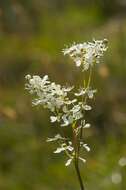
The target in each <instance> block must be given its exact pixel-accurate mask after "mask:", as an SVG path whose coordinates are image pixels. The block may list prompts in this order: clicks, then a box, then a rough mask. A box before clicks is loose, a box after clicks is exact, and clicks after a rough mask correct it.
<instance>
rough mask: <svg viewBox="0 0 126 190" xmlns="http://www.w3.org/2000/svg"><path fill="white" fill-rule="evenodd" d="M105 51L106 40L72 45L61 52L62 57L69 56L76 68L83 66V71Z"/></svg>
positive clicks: (96, 61)
mask: <svg viewBox="0 0 126 190" xmlns="http://www.w3.org/2000/svg"><path fill="white" fill-rule="evenodd" d="M106 50H107V40H106V39H104V40H93V42H88V43H80V44H74V45H72V46H71V47H70V48H66V49H64V50H63V53H64V55H69V56H70V57H71V58H72V59H73V61H74V62H75V64H76V66H77V67H80V66H81V65H83V70H88V68H89V67H90V66H92V65H93V64H94V63H99V59H100V57H101V56H103V53H104V52H105V51H106Z"/></svg>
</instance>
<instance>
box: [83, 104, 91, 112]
mask: <svg viewBox="0 0 126 190" xmlns="http://www.w3.org/2000/svg"><path fill="white" fill-rule="evenodd" d="M83 108H84V110H86V111H89V110H91V109H92V108H91V106H89V105H83Z"/></svg>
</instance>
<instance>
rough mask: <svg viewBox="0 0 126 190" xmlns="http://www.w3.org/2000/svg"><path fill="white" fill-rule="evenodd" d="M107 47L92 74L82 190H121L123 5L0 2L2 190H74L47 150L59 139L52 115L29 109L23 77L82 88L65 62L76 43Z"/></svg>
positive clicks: (125, 88)
mask: <svg viewBox="0 0 126 190" xmlns="http://www.w3.org/2000/svg"><path fill="white" fill-rule="evenodd" d="M93 38H95V39H103V38H107V39H108V40H109V49H108V51H107V52H106V54H105V58H103V60H102V61H101V62H102V64H101V66H100V67H99V68H97V69H96V71H95V74H94V77H93V81H92V84H93V86H94V87H95V88H97V89H98V93H97V94H96V98H95V101H94V102H93V110H92V111H91V112H90V114H89V115H88V119H89V121H91V124H92V127H91V129H89V130H87V131H86V132H85V141H86V142H88V143H89V144H90V147H91V152H90V153H87V154H85V155H84V157H85V158H87V163H86V165H81V172H82V175H83V177H84V180H85V184H86V187H87V190H101V189H102V190H125V189H126V166H124V167H121V166H120V165H119V164H118V161H119V160H120V158H122V157H126V1H125V0H111V1H110V0H0V189H1V190H59V189H60V190H79V186H78V181H77V180H76V174H75V171H74V169H73V168H72V167H71V166H70V167H69V168H66V167H65V166H64V162H65V161H66V157H65V156H63V155H58V156H57V155H55V154H53V153H52V152H53V150H55V145H53V144H48V143H46V142H45V140H46V137H47V136H48V137H49V136H52V135H53V134H55V133H56V130H57V129H56V128H54V127H53V126H52V125H51V124H50V121H49V113H48V111H46V110H44V111H43V110H42V109H41V108H36V107H32V106H31V97H30V96H29V94H28V93H27V92H26V91H25V90H24V83H25V79H24V77H25V75H26V74H38V75H41V76H43V75H45V74H48V75H49V76H50V79H51V80H52V81H56V82H58V83H61V84H68V83H70V84H74V83H75V84H79V82H80V81H81V80H82V73H81V74H80V72H79V69H77V68H76V67H75V65H74V64H73V63H72V62H71V61H70V60H69V59H68V58H67V57H64V56H63V55H62V49H63V48H64V47H65V45H67V44H68V45H69V44H72V43H73V42H83V41H92V39H93Z"/></svg>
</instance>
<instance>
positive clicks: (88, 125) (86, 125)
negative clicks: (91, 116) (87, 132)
mask: <svg viewBox="0 0 126 190" xmlns="http://www.w3.org/2000/svg"><path fill="white" fill-rule="evenodd" d="M90 126H91V124H90V123H86V124H85V125H84V127H83V128H90Z"/></svg>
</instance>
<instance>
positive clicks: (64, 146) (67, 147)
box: [47, 125, 90, 166]
mask: <svg viewBox="0 0 126 190" xmlns="http://www.w3.org/2000/svg"><path fill="white" fill-rule="evenodd" d="M85 126H86V125H85ZM53 141H58V144H60V147H58V148H57V149H56V150H55V151H54V153H55V154H59V153H62V152H64V151H65V152H66V153H67V155H68V157H69V159H68V160H67V162H66V164H65V165H66V166H68V165H70V164H71V162H72V161H73V159H74V155H75V150H74V147H73V143H72V142H71V141H70V140H69V139H66V138H63V137H61V135H60V134H57V135H55V137H53V138H48V139H47V142H53ZM64 141H65V142H64ZM79 144H80V145H79V146H80V147H82V148H84V150H86V151H87V152H89V151H90V147H89V146H88V145H87V144H85V143H84V142H83V141H80V143H79ZM79 159H80V160H81V161H83V162H84V163H85V162H86V160H85V159H84V158H81V157H79Z"/></svg>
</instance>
